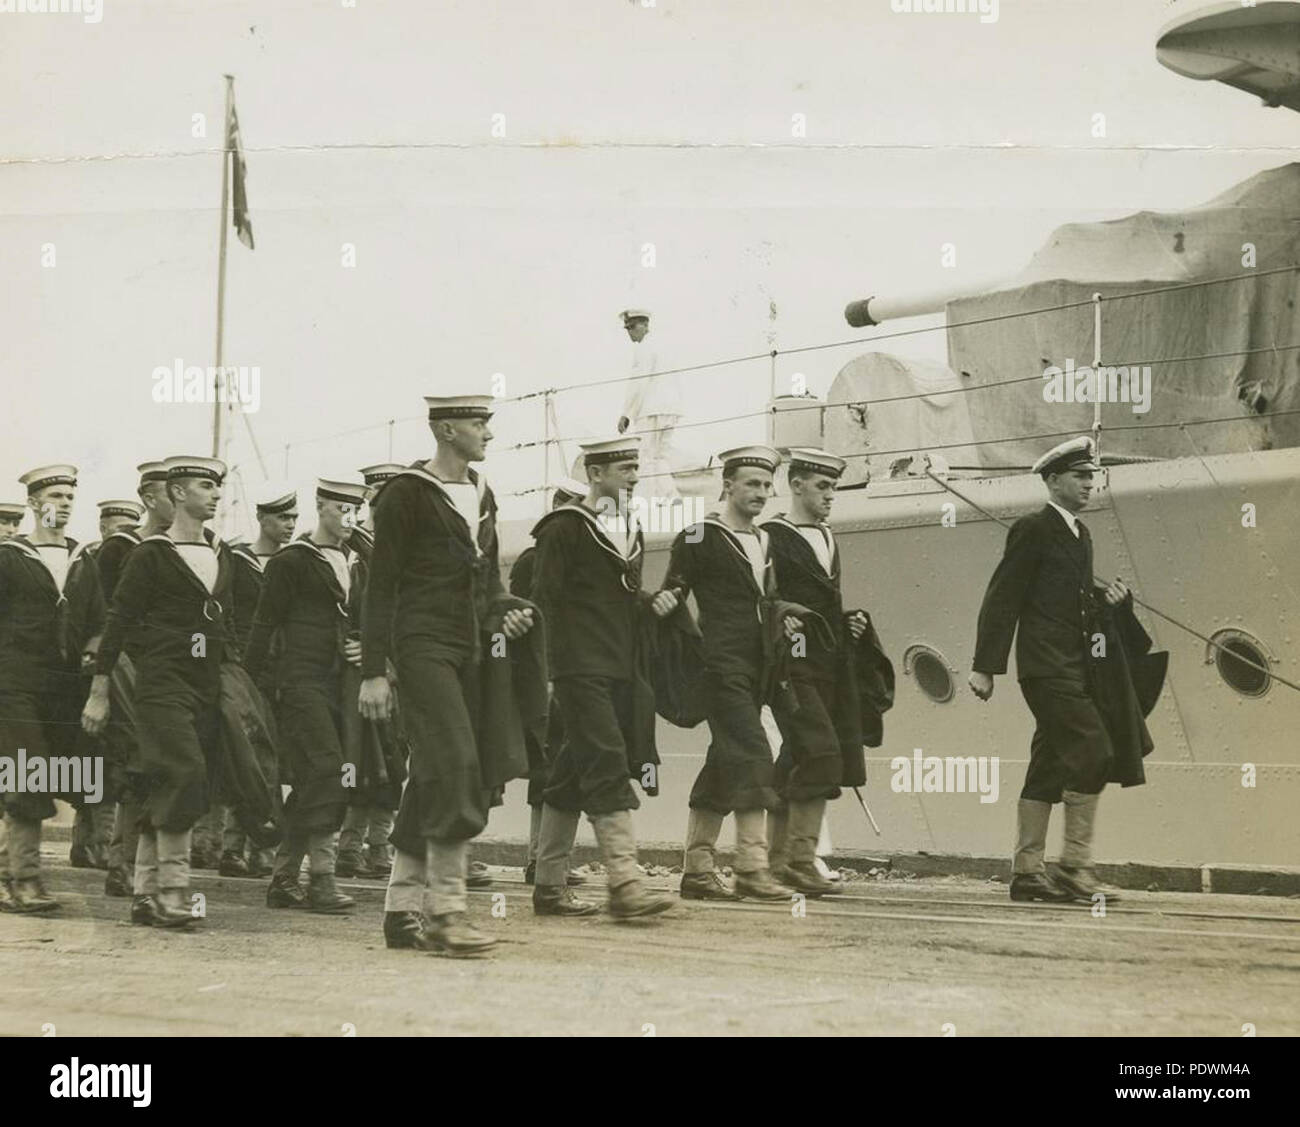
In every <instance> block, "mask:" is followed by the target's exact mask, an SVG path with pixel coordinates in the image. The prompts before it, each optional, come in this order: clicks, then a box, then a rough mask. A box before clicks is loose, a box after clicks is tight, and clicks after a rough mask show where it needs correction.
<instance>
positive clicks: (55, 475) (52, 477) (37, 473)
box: [18, 465, 77, 497]
mask: <svg viewBox="0 0 1300 1127" xmlns="http://www.w3.org/2000/svg"><path fill="white" fill-rule="evenodd" d="M18 481H19V483H20V484H22V485H25V486H27V495H28V496H29V497H30V496H31V495H32V494H33V493H35V492H36V491H37V490H38V489H45V488H46V487H47V486H50V485H76V484H77V467H76V466H69V465H56V466H38V467H37V468H36V469H34V470H28V471H27V472H26V473H25V474H23V476H22V477H20V478H19V479H18Z"/></svg>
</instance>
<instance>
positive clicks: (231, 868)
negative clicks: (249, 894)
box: [217, 853, 253, 877]
mask: <svg viewBox="0 0 1300 1127" xmlns="http://www.w3.org/2000/svg"><path fill="white" fill-rule="evenodd" d="M217 872H218V873H220V874H221V875H222V876H223V877H248V876H252V875H253V874H252V873H250V872H249V871H248V862H247V861H245V860H244V859H243V857H241V856H240V855H239V854H238V853H223V854H222V855H221V862H220V864H218V866H217Z"/></svg>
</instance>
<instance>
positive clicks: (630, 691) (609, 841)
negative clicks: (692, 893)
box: [532, 437, 673, 919]
mask: <svg viewBox="0 0 1300 1127" xmlns="http://www.w3.org/2000/svg"><path fill="white" fill-rule="evenodd" d="M640 446H641V439H640V438H639V437H629V438H620V439H615V440H613V441H610V442H592V443H586V444H584V445H583V446H582V460H583V465H584V467H585V469H586V473H587V480H588V483H589V484H588V491H587V495H586V497H585V498H584V499H583V500H582V501H580V502H573V503H571V504H567V505H560V506H559V507H558V508H555V509H552V510H551V511H550V512H549V513H547V514H546V516H544V517H542V519H541V521H539V522H538V524H537V527H536V528H535V529H534V530H533V537H534V538H535V539H536V541H537V569H536V574H535V576H534V579H533V590H532V594H533V599H534V600H535V601H536V603H537V605H538V607H539V608H540V609H541V611H542V616H543V618H544V619H545V621H546V623H547V640H548V643H549V649H550V661H549V668H550V672H551V678H552V681H553V683H554V686H555V701H556V703H557V704H558V705H559V708H560V712H561V715H562V716H567V717H568V718H569V723H568V724H566V725H565V728H564V739H563V742H562V744H561V745H560V749H559V753H558V754H557V755H556V757H555V759H554V761H553V762H552V763H551V764H550V768H549V771H548V773H547V784H546V788H545V790H544V791H543V802H544V804H543V806H542V822H541V826H540V828H539V831H538V839H537V840H538V847H537V872H536V884H535V886H534V888H533V910H534V911H535V912H536V913H537V914H538V915H565V916H577V915H587V914H590V913H592V912H595V911H596V910H597V908H596V905H595V904H591V903H589V902H584V901H581V900H579V899H577V897H575V896H574V895H573V893H572V892H571V891H570V890H569V887H568V875H569V857H570V855H571V854H572V852H573V843H574V839H575V837H576V835H577V832H578V820H579V818H580V817H581V816H582V814H583V813H584V812H585V813H586V815H587V817H588V818H589V819H590V820H591V825H592V828H593V829H594V830H595V832H596V841H597V843H598V844H599V846H600V856H601V860H602V861H603V862H604V863H605V869H606V871H607V872H608V874H609V909H610V913H611V914H612V915H614V916H616V917H619V918H624V919H626V918H629V917H632V916H649V915H654V914H656V913H658V912H663V911H666V910H667V909H668V908H671V907H672V904H673V902H672V900H671V899H670V898H669V897H667V896H663V895H661V894H659V893H656V892H652V891H651V890H650V889H648V888H647V887H646V884H645V880H644V879H643V878H642V876H641V873H640V870H639V869H638V868H637V861H636V836H635V834H634V833H633V829H632V811H633V810H635V809H636V808H637V807H638V806H639V805H640V802H639V801H638V800H637V797H636V793H635V792H634V791H633V789H632V784H631V782H630V778H632V777H635V778H639V779H640V780H641V781H642V785H643V786H644V787H646V789H649V790H655V791H657V790H658V782H657V780H656V774H655V773H656V772H657V771H658V760H659V757H658V755H657V754H655V748H654V724H655V710H654V694H653V690H652V689H651V688H650V686H649V685H648V683H647V682H646V680H645V678H644V676H642V675H641V674H640V671H639V670H638V668H637V652H638V647H639V637H640V633H641V625H640V624H641V616H642V615H643V614H644V613H645V612H646V609H647V608H646V607H644V606H643V605H642V592H641V565H642V562H643V561H644V557H645V534H644V532H643V531H642V529H641V526H640V524H639V523H638V522H637V520H636V517H635V512H629V507H628V505H629V501H630V500H631V497H632V491H633V490H634V489H635V488H636V481H637V466H638V458H639V455H640ZM669 602H670V600H668V599H666V598H665V599H661V600H660V603H661V607H662V610H663V613H667V612H668V610H669V609H670V607H669ZM647 772H649V774H647Z"/></svg>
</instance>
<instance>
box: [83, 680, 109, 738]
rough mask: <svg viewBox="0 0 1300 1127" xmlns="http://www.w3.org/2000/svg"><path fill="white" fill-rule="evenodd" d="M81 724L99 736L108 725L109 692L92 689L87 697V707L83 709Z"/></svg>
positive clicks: (90, 732)
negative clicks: (98, 691)
mask: <svg viewBox="0 0 1300 1127" xmlns="http://www.w3.org/2000/svg"><path fill="white" fill-rule="evenodd" d="M81 726H82V728H83V729H85V731H86V732H87V734H89V735H92V736H98V735H99V734H100V733H102V732H103V731H104V729H105V728H106V727H108V694H107V693H97V692H94V691H93V690H92V691H91V693H90V696H88V697H87V698H86V707H85V708H83V709H82V710H81Z"/></svg>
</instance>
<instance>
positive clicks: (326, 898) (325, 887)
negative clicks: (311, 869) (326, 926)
mask: <svg viewBox="0 0 1300 1127" xmlns="http://www.w3.org/2000/svg"><path fill="white" fill-rule="evenodd" d="M356 906H357V902H356V901H355V900H353V899H352V897H351V896H344V895H343V893H341V892H340V891H339V890H338V888H337V887H336V886H335V884H334V874H333V873H312V874H311V886H310V888H309V889H308V891H307V907H308V908H309V909H310V910H311V911H313V912H318V913H320V914H321V915H326V916H337V915H342V914H343V913H345V912H350V911H352V909H353V908H355V907H356Z"/></svg>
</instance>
